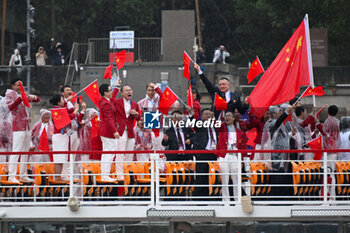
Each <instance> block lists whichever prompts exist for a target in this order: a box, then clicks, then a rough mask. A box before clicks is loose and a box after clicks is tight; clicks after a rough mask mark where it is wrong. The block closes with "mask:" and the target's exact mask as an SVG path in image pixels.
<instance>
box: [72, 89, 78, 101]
mask: <svg viewBox="0 0 350 233" xmlns="http://www.w3.org/2000/svg"><path fill="white" fill-rule="evenodd" d="M72 96H73V98H72V100H71V102H72V103H76V102H77V101H78V95H77V93H75V92H74V91H72Z"/></svg>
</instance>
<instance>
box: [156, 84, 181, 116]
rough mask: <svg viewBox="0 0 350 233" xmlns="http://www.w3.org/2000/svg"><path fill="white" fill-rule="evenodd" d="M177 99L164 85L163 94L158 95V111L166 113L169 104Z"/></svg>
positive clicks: (169, 106)
mask: <svg viewBox="0 0 350 233" xmlns="http://www.w3.org/2000/svg"><path fill="white" fill-rule="evenodd" d="M177 99H178V97H177V95H175V93H174V92H173V91H172V90H171V89H170V88H169V87H166V88H165V90H164V92H163V95H162V96H161V97H160V101H159V107H158V108H159V112H161V113H163V114H165V115H168V113H169V110H170V108H171V106H172V105H173V104H174V103H175V101H176V100H177Z"/></svg>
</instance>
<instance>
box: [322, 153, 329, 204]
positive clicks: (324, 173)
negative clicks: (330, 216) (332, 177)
mask: <svg viewBox="0 0 350 233" xmlns="http://www.w3.org/2000/svg"><path fill="white" fill-rule="evenodd" d="M327 159H328V154H327V153H325V152H323V204H324V205H327V193H328V184H327V181H328V179H327V178H328V177H327V173H328V171H327V170H328V165H327V163H328V162H327Z"/></svg>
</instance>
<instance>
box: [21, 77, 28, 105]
mask: <svg viewBox="0 0 350 233" xmlns="http://www.w3.org/2000/svg"><path fill="white" fill-rule="evenodd" d="M19 88H20V90H21V96H22V101H23V104H24V105H25V106H26V107H28V108H30V104H29V100H28V98H27V95H26V93H25V92H24V88H23V85H22V82H19Z"/></svg>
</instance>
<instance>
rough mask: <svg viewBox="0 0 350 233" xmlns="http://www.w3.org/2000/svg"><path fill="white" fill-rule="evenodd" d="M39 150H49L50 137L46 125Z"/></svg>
mask: <svg viewBox="0 0 350 233" xmlns="http://www.w3.org/2000/svg"><path fill="white" fill-rule="evenodd" d="M38 150H41V151H49V150H50V146H49V139H48V138H47V133H46V128H45V127H44V129H43V132H42V133H41V135H40V139H39V145H38Z"/></svg>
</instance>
